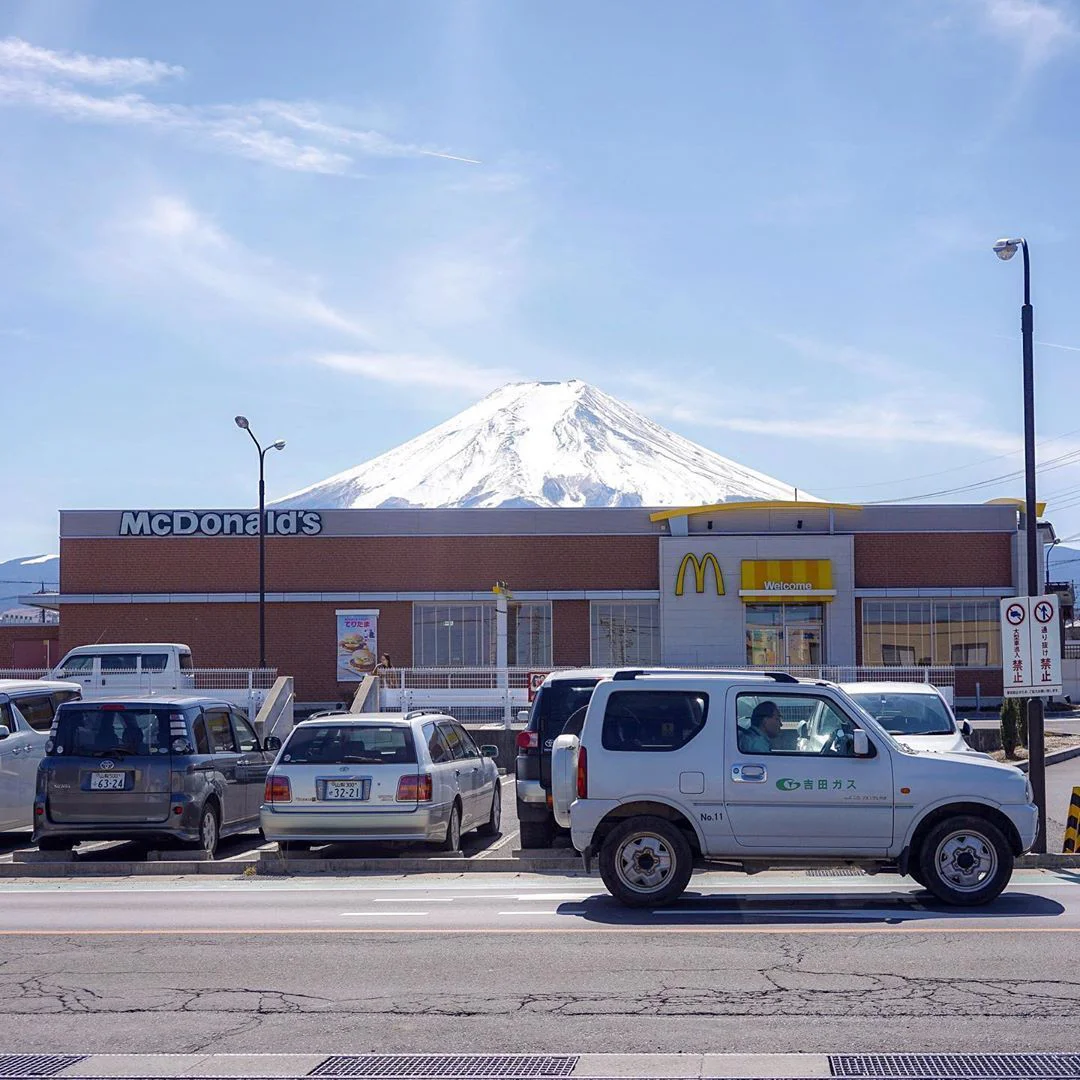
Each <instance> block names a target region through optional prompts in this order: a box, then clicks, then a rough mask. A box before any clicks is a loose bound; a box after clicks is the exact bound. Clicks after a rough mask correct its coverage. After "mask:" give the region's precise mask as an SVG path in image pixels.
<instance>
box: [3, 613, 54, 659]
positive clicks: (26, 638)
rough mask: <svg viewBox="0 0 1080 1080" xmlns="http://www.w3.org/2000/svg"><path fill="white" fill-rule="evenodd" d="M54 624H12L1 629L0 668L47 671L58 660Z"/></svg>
mask: <svg viewBox="0 0 1080 1080" xmlns="http://www.w3.org/2000/svg"><path fill="white" fill-rule="evenodd" d="M59 641H60V627H59V626H58V625H57V624H56V623H51V624H50V623H13V624H12V625H10V626H0V668H14V667H32V668H37V667H46V666H48V664H49V663H50V662H51V663H54V664H55V663H56V662H57V661H58V660H59V659H60V656H61V655H62V654H61V653H60V646H59Z"/></svg>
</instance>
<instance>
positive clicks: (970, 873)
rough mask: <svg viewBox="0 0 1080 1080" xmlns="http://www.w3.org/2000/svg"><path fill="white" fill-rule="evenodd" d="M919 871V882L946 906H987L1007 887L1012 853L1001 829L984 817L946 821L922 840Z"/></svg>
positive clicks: (936, 826) (966, 817)
mask: <svg viewBox="0 0 1080 1080" xmlns="http://www.w3.org/2000/svg"><path fill="white" fill-rule="evenodd" d="M918 870H919V874H920V877H919V878H916V880H917V881H921V883H923V884H925V885H926V888H928V889H929V890H930V891H931V892H932V893H933V894H934V895H935V896H936V897H937V898H938V899H939V900H942V901H944V902H945V903H946V904H955V905H956V906H958V907H966V906H969V905H970V906H974V905H976V904H988V903H989V902H990V901H991V900H993V899H995V898H996V897H997V896H999V895H1000V894H1001V890H1002V889H1004V888H1005V886H1006V885H1008V883H1009V878H1010V877H1012V870H1013V854H1012V851H1011V849H1010V848H1009V845H1008V843H1007V842H1006V840H1005V837H1004V836H1002V834H1001V830H1000V829H999V828H998V827H997V826H996V825H994V824H992V823H991V822H989V821H987V820H986V819H985V818H981V817H973V816H968V815H964V816H958V817H952V818H946V819H945V820H944V821H939V822H938V823H937V824H936V825H935V826H934V827H933V828H932V829H931V830H930V831H929V832H928V833H927V834H926V836H925V837H924V838H923V842H922V846H921V847H920V849H919V866H918ZM913 876H914V875H913Z"/></svg>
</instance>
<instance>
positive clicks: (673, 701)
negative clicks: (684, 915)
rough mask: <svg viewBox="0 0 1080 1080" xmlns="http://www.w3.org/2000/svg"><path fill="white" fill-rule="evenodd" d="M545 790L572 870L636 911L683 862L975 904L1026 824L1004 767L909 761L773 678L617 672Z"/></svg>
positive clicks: (810, 688)
mask: <svg viewBox="0 0 1080 1080" xmlns="http://www.w3.org/2000/svg"><path fill="white" fill-rule="evenodd" d="M808 732H812V733H814V737H813V738H809V737H808V735H807V733H808ZM552 789H553V790H552V794H553V799H554V810H555V817H556V820H557V821H558V822H559V824H560V825H562V826H563V827H569V828H570V830H571V838H572V840H573V844H574V847H575V848H576V849H577V850H578V851H580V852H581V853H582V855H583V856H584V859H585V866H586V869H588V868H589V867H590V865H591V860H592V858H593V857H594V856H598V857H599V863H600V874H601V876H602V877H603V879H604V884H605V885H606V886H607V888H608V891H609V892H611V893H612V895H614V896H615V897H617V898H618V899H619V900H621V901H622V902H623V903H625V904H630V905H634V906H657V905H661V904H666V903H670V902H671V901H673V900H675V899H676V898H677V897H678V896H679V895H680V894H681V893H682V892H683V890H684V889H685V888H686V886H687V883H688V882H689V880H690V874H691V871H692V869H693V867H694V865H695V863H698V862H715V863H721V864H725V865H726V866H729V867H733V868H735V869H742V870H746V871H748V872H753V871H757V870H762V869H766V868H768V867H770V866H785V865H787V866H791V865H799V866H806V865H814V864H819V865H820V864H833V865H835V864H836V863H837V862H842V863H850V864H853V865H856V866H864V867H866V868H867V869H870V870H874V871H886V872H892V873H899V874H909V875H910V876H911V877H913V878H914V879H915V880H916V881H917V882H919V883H920V884H921V885H923V886H924V887H925V888H927V889H929V890H930V891H931V892H932V893H934V895H935V896H937V897H938V898H939V899H941V900H943V901H945V902H947V903H950V904H962V905H968V904H984V903H987V902H988V901H990V900H992V899H993V898H994V897H996V896H997V895H998V894H999V893H1000V892H1001V891H1002V889H1004V888H1005V886H1006V885H1007V884H1008V882H1009V878H1010V877H1011V875H1012V868H1013V858H1014V856H1016V855H1020V854H1021V853H1023V852H1024V851H1027V850H1028V849H1029V848H1030V847H1031V845H1032V844H1033V843H1034V842H1035V835H1036V830H1037V828H1038V818H1037V812H1036V808H1035V806H1034V805H1032V794H1031V787H1030V785H1029V784H1028V782H1027V778H1026V777H1025V776H1024V774H1023V773H1021V772H1020V771H1019V770H1018V769H1015V768H1013V767H1012V766H1011V765H1000V764H998V763H997V762H995V761H993V760H992V759H990V758H988V757H982V756H977V755H975V754H970V753H964V754H941V753H938V754H923V753H919V752H917V751H914V750H912V749H910V748H908V747H906V746H903V745H901V744H900V743H898V742H897V741H896V740H895V739H894V738H893V737H892V736H891V735H889V733H888V732H887V731H885V729H884V728H883V727H882V726H881V725H880V724H879V723H878V722H877V721H876V720H874V719H873V718H872V717H871V716H869V715H868V714H867V713H866V712H864V711H863V710H862V709H861V708H860V707H859V706H858V705H857V704H856V703H855V702H854V701H853V700H852V699H851V698H850V697H848V695H847V694H845V693H844V691H843V690H841V689H840V688H839V687H838V686H835V685H832V684H830V683H825V682H811V681H809V680H799V679H795V678H793V677H792V676H790V675H785V674H782V673H762V674H757V673H746V672H738V673H736V672H732V673H706V672H701V673H690V672H674V671H662V670H661V671H635V670H628V671H618V672H616V673H615V674H614V675H612V676H611V677H610V678H607V679H604V680H603V681H601V682H600V683H599V684H598V686H597V687H596V689H595V690H594V692H593V696H592V699H591V700H590V702H589V707H588V711H587V712H586V714H585V721H584V725H583V726H582V729H581V734H580V736H577V735H560V736H559V738H558V739H556V740H555V746H554V750H553V757H552Z"/></svg>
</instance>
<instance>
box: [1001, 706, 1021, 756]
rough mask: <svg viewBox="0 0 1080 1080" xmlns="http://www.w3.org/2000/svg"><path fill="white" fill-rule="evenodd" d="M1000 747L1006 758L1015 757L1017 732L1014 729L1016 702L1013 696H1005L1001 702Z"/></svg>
mask: <svg viewBox="0 0 1080 1080" xmlns="http://www.w3.org/2000/svg"><path fill="white" fill-rule="evenodd" d="M999 723H1000V726H1001V748H1002V750H1004V751H1005V756H1006V757H1007V758H1014V757H1016V743H1017V739H1018V738H1019V732H1018V731H1017V730H1016V702H1015V700H1014V699H1013V698H1006V699H1005V700H1004V701H1003V702H1002V703H1001V718H1000V720H999Z"/></svg>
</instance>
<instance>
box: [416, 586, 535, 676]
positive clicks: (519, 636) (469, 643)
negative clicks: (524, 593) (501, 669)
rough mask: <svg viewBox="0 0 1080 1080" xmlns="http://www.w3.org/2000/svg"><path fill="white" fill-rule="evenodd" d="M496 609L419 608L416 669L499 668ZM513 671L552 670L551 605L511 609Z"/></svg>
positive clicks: (508, 659)
mask: <svg viewBox="0 0 1080 1080" xmlns="http://www.w3.org/2000/svg"><path fill="white" fill-rule="evenodd" d="M496 618H497V616H496V611H495V604H494V603H479V604H414V605H413V664H414V665H415V666H416V667H462V668H470V667H495V666H496V663H497V661H498V631H497V625H496ZM506 662H507V666H508V667H529V668H533V667H537V668H544V667H550V666H551V604H550V603H546V602H542V603H520V604H518V603H511V604H510V605H509V608H508V610H507V620H506Z"/></svg>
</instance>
